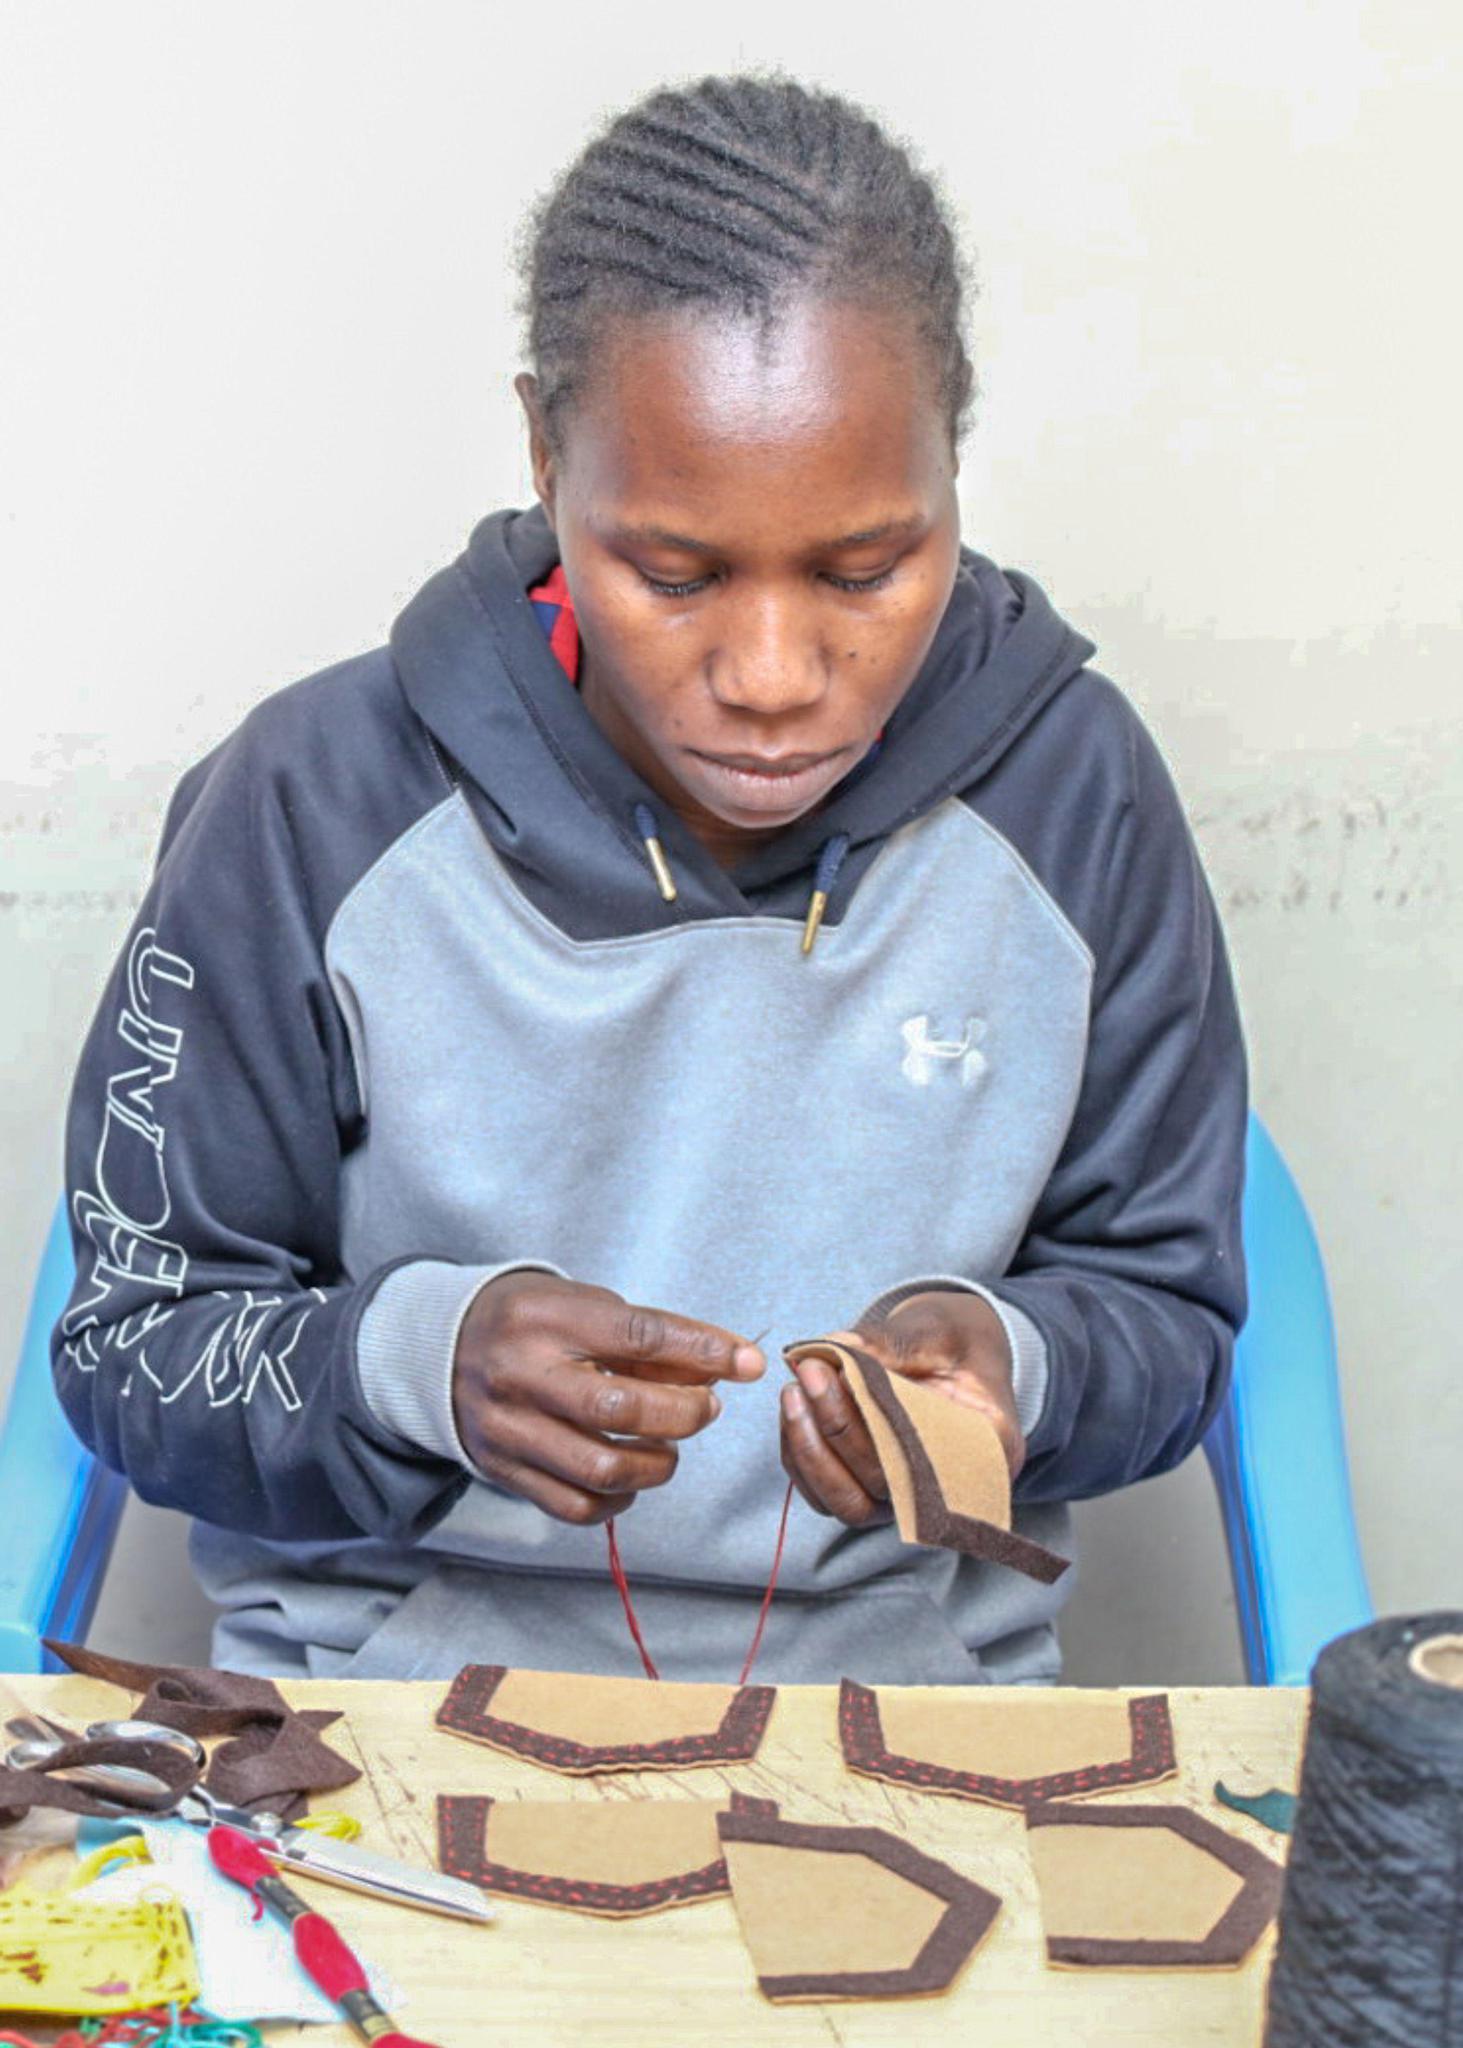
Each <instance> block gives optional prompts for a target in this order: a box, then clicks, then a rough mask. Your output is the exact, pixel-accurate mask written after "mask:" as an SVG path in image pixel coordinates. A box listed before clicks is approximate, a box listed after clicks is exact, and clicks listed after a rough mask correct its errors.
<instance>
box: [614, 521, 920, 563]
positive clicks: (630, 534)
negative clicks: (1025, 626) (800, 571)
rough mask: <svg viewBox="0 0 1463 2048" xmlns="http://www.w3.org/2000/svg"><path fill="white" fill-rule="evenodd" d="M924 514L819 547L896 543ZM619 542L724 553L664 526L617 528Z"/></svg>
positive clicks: (695, 552)
mask: <svg viewBox="0 0 1463 2048" xmlns="http://www.w3.org/2000/svg"><path fill="white" fill-rule="evenodd" d="M924 524H925V520H924V516H923V514H922V513H918V512H912V513H911V514H910V515H909V517H908V518H907V519H886V520H884V521H883V523H882V524H881V525H879V526H866V527H864V528H862V530H861V531H860V532H858V533H845V534H840V535H839V537H838V539H837V540H825V541H819V542H818V543H817V546H818V547H820V548H857V547H870V546H872V544H873V543H874V542H875V541H876V540H893V539H895V538H902V537H903V536H904V535H905V534H910V533H917V532H919V531H920V529H921V528H922V527H923V526H924ZM614 536H615V538H616V540H621V541H639V542H641V543H642V544H648V545H650V546H652V547H663V548H679V549H681V550H682V551H683V552H684V553H685V554H688V555H715V554H719V553H720V552H721V550H720V549H719V548H717V547H715V546H714V545H713V544H712V542H710V541H709V540H695V539H693V538H692V536H691V535H690V534H687V533H672V532H671V531H670V530H669V528H667V527H664V526H617V527H616V528H615V529H614Z"/></svg>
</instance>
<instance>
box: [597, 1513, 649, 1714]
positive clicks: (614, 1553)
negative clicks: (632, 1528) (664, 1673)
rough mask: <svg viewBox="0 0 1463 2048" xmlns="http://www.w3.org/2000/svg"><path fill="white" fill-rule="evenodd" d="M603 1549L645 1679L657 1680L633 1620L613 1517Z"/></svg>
mask: <svg viewBox="0 0 1463 2048" xmlns="http://www.w3.org/2000/svg"><path fill="white" fill-rule="evenodd" d="M605 1547H606V1548H607V1549H608V1551H609V1554H610V1577H611V1578H612V1579H613V1580H614V1582H615V1591H616V1592H617V1593H618V1594H619V1596H620V1605H621V1606H622V1607H623V1608H624V1610H625V1622H626V1626H627V1627H628V1628H629V1631H630V1635H631V1638H632V1640H633V1641H634V1644H635V1647H636V1649H637V1650H638V1651H639V1652H640V1661H641V1663H642V1664H643V1665H644V1666H645V1676H646V1677H647V1678H659V1677H660V1673H659V1672H658V1671H657V1670H656V1668H655V1659H654V1658H653V1657H652V1656H651V1654H650V1652H649V1650H647V1649H646V1647H645V1638H644V1636H643V1635H641V1633H640V1624H639V1622H638V1621H637V1620H636V1619H635V1603H634V1601H633V1600H632V1599H631V1598H630V1581H629V1580H628V1579H627V1578H626V1577H625V1567H624V1565H623V1564H622V1563H621V1562H620V1544H619V1539H618V1537H617V1536H616V1535H615V1518H614V1516H613V1515H611V1516H610V1518H609V1520H608V1521H607V1522H606V1523H605Z"/></svg>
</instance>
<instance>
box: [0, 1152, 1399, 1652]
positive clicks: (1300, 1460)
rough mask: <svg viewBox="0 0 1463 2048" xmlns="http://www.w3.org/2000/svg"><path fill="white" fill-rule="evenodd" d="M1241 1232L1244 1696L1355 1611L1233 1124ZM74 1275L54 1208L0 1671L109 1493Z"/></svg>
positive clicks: (1278, 1285)
mask: <svg viewBox="0 0 1463 2048" xmlns="http://www.w3.org/2000/svg"><path fill="white" fill-rule="evenodd" d="M1246 1159H1247V1180H1246V1188H1245V1207H1244V1234H1245V1256H1246V1259H1247V1262H1248V1266H1249V1277H1250V1318H1249V1321H1248V1322H1247V1324H1246V1325H1245V1329H1244V1331H1243V1333H1242V1334H1241V1336H1240V1340H1239V1343H1238V1346H1237V1347H1236V1353H1235V1370H1234V1383H1233V1386H1232V1388H1231V1391H1230V1395H1229V1399H1228V1400H1227V1401H1226V1403H1225V1405H1224V1408H1223V1409H1222V1410H1221V1412H1220V1414H1219V1417H1218V1419H1217V1420H1216V1422H1215V1424H1214V1426H1213V1428H1212V1429H1211V1430H1210V1432H1209V1434H1208V1436H1207V1438H1206V1439H1205V1443H1204V1449H1205V1451H1206V1453H1207V1455H1208V1458H1209V1463H1210V1467H1211V1469H1212V1471H1213V1474H1214V1483H1215V1486H1216V1488H1217V1490H1218V1494H1219V1505H1220V1511H1221V1513H1222V1515H1223V1518H1224V1532H1225V1537H1226V1540H1227V1542H1228V1546H1229V1559H1230V1567H1231V1570H1232V1572H1233V1574H1234V1584H1235V1597H1236V1602H1237V1606H1238V1611H1239V1627H1240V1636H1241V1640H1242V1643H1243V1647H1244V1655H1245V1665H1246V1669H1247V1671H1248V1673H1249V1676H1250V1679H1251V1682H1252V1683H1254V1684H1257V1685H1265V1684H1269V1685H1296V1684H1301V1683H1303V1682H1304V1680H1305V1678H1306V1675H1307V1673H1308V1672H1309V1670H1310V1667H1311V1664H1312V1663H1313V1661H1314V1659H1315V1655H1316V1652H1317V1651H1318V1650H1319V1649H1320V1647H1321V1645H1322V1644H1323V1643H1325V1642H1329V1641H1330V1639H1331V1638H1332V1637H1333V1636H1336V1635H1340V1634H1341V1633H1342V1632H1343V1631H1344V1630H1346V1629H1350V1628H1356V1627H1360V1626H1361V1624H1362V1623H1363V1622H1365V1621H1368V1620H1370V1618H1371V1602H1370V1599H1369V1597H1368V1594H1367V1586H1366V1577H1365V1574H1364V1572H1363V1570H1362V1564H1361V1555H1360V1552H1359V1550H1358V1547H1357V1541H1356V1528H1355V1524H1354V1521H1353V1518H1352V1510H1351V1489H1350V1483H1349V1480H1348V1477H1347V1469H1346V1441H1345V1434H1344V1431H1343V1428H1342V1422H1341V1407H1340V1400H1339V1395H1338V1390H1337V1383H1336V1348H1335V1339H1334V1336H1333V1334H1332V1327H1331V1308H1330V1302H1329V1299H1328V1296H1327V1292H1326V1275H1325V1270H1324V1268H1323V1266H1322V1264H1321V1255H1320V1251H1319V1249H1318V1248H1317V1245H1316V1238H1315V1233H1314V1231H1313V1230H1312V1228H1311V1223H1310V1218H1309V1217H1308V1216H1307V1214H1306V1209H1305V1204H1304V1202H1303V1201H1302V1200H1301V1197H1300V1194H1299V1191H1298V1190H1297V1188H1296V1185H1295V1182H1294V1181H1293V1180H1292V1179H1291V1177H1290V1174H1289V1172H1288V1171H1287V1169H1286V1166H1285V1162H1284V1160H1283V1159H1282V1158H1281V1157H1280V1154H1279V1152H1278V1151H1277V1150H1276V1149H1275V1145H1274V1143H1273V1142H1272V1140H1271V1138H1270V1136H1269V1134H1268V1133H1267V1132H1266V1131H1265V1129H1264V1127H1263V1126H1262V1125H1261V1124H1260V1122H1259V1120H1258V1118H1254V1117H1252V1118H1251V1120H1250V1131H1249V1142H1248V1146H1247V1154H1246ZM74 1270H75V1269H74V1266H73V1263H72V1255H71V1241H70V1236H69V1233H68V1231H67V1224H66V1210H65V1205H64V1203H63V1204H62V1205H61V1206H60V1207H58V1209H57V1211H56V1215H55V1219H54V1221H53V1223H52V1226H51V1233H50V1236H49V1238H48V1239H47V1241H46V1248H45V1252H44V1254H43V1256H42V1259H41V1265H40V1271H39V1273H38V1274H37V1277H36V1285H35V1293H34V1297H33V1299H32V1301H31V1310H30V1317H29V1320H28V1322H27V1324H26V1332H25V1341H24V1344H23V1347H22V1350H21V1356H20V1363H19V1366H18V1368H17V1372H16V1378H15V1385H14V1388H13V1389H12V1392H11V1396H10V1405H9V1409H8V1411H7V1414H6V1417H5V1421H4V1424H3V1427H0V1502H3V1503H4V1509H5V1518H6V1525H7V1530H6V1541H5V1544H4V1545H3V1546H0V1671H38V1670H40V1669H42V1668H43V1665H44V1664H45V1662H46V1658H45V1654H44V1652H43V1650H42V1647H41V1638H42V1637H43V1636H46V1635H51V1636H66V1637H70V1638H73V1639H76V1638H81V1637H83V1636H84V1635H85V1633H86V1629H87V1626H88V1624H89V1623H90V1621H91V1616H92V1611H93V1609H94V1608H95V1605H96V1600H97V1595H98V1593H99V1592H100V1590H101V1583H102V1578H103V1575H104V1573H105V1571H106V1568H107V1561H108V1558H109V1557H110V1555H111V1550H112V1542H113V1539H114V1537H115V1535H116V1530H117V1523H118V1520H119V1518H120V1516H121V1512H122V1506H123V1502H124V1500H125V1498H126V1491H127V1489H126V1485H125V1482H124V1481H122V1480H121V1479H119V1478H118V1477H117V1476H116V1474H115V1473H111V1472H108V1471H106V1470H105V1469H104V1468H103V1467H102V1466H100V1465H99V1464H97V1462H96V1461H95V1459H93V1458H92V1456H91V1455H90V1453H89V1452H88V1451H86V1450H85V1449H84V1448H83V1447H82V1445H81V1444H80V1443H79V1442H78V1441H77V1439H76V1438H75V1437H74V1436H73V1435H72V1433H71V1430H70V1428H69V1426H68V1425H67V1422H66V1418H65V1416H64V1415H63V1414H62V1412H61V1406H60V1403H59V1402H58V1401H57V1399H56V1395H55V1391H54V1388H53V1386H52V1382H51V1368H50V1357H49V1345H50V1333H51V1328H52V1325H53V1324H54V1323H55V1321H56V1318H57V1317H58V1316H59V1315H60V1314H61V1311H62V1309H63V1308H64V1307H65V1304H66V1300H67V1297H68V1295H69V1294H70V1291H71V1285H72V1279H73V1275H74Z"/></svg>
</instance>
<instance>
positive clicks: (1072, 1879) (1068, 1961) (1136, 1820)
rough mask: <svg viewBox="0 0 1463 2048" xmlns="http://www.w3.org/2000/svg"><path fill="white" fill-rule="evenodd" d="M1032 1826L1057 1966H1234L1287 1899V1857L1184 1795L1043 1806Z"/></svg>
mask: <svg viewBox="0 0 1463 2048" xmlns="http://www.w3.org/2000/svg"><path fill="white" fill-rule="evenodd" d="M1026 1827H1027V1847H1028V1849H1029V1850H1030V1852H1031V1862H1032V1867H1033V1869H1034V1870H1035V1872H1036V1883H1037V1889H1038V1891H1039V1892H1040V1894H1041V1917H1042V1923H1043V1925H1044V1927H1045V1929H1046V1953H1047V1961H1048V1962H1049V1963H1052V1964H1055V1965H1056V1966H1057V1967H1059V1968H1064V1967H1065V1968H1083V1969H1094V1968H1096V1969H1119V1970H1200V1969H1210V1970H1226V1969H1235V1968H1237V1967H1238V1965H1239V1964H1240V1963H1242V1962H1243V1961H1244V1959H1245V1957H1246V1956H1247V1955H1248V1954H1249V1953H1250V1950H1251V1949H1252V1948H1253V1947H1254V1946H1255V1943H1256V1942H1257V1941H1258V1940H1259V1939H1260V1936H1261V1935H1262V1934H1263V1933H1264V1932H1265V1929H1266V1928H1267V1927H1268V1926H1269V1924H1270V1922H1271V1920H1272V1919H1273V1918H1274V1917H1275V1912H1276V1909H1277V1907H1278V1906H1279V1903H1280V1890H1281V1885H1282V1883H1283V1881H1284V1873H1283V1871H1282V1870H1281V1869H1280V1866H1279V1865H1278V1864H1276V1863H1272V1862H1271V1860H1270V1858H1269V1857H1268V1856H1265V1855H1262V1854H1261V1852H1260V1851H1259V1850H1258V1849H1256V1848H1253V1847H1251V1845H1250V1844H1249V1843H1248V1842H1242V1841H1240V1840H1238V1839H1237V1837H1235V1836H1234V1835H1231V1834H1228V1833H1226V1832H1225V1830H1224V1829H1223V1828H1219V1827H1216V1826H1215V1825H1214V1823H1213V1822H1212V1821H1209V1820H1205V1819H1204V1817H1203V1816H1202V1815H1201V1814H1197V1813H1192V1812H1190V1810H1189V1809H1188V1807H1186V1806H1067V1805H1052V1806H1035V1807H1032V1808H1031V1809H1030V1811H1029V1812H1028V1813H1027V1816H1026Z"/></svg>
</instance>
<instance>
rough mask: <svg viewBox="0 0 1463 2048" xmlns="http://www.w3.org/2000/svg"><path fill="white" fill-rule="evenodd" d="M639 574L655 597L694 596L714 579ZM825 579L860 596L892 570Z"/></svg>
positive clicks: (877, 587)
mask: <svg viewBox="0 0 1463 2048" xmlns="http://www.w3.org/2000/svg"><path fill="white" fill-rule="evenodd" d="M640 574H641V576H642V578H643V579H644V581H645V582H646V583H647V584H648V585H649V587H650V588H651V589H652V590H653V591H654V592H655V594H656V596H657V597H695V596H696V594H697V592H698V591H702V590H705V589H706V587H707V586H708V584H710V583H712V582H714V581H715V578H714V577H711V576H698V577H697V578H696V579H695V581H694V582H691V583H660V582H658V581H657V580H656V578H655V577H654V576H646V574H645V571H644V570H643V569H642V570H641V572H640ZM826 581H828V582H829V583H831V584H832V585H833V587H834V589H835V590H850V591H854V592H856V593H858V594H859V595H860V596H862V595H863V594H864V593H865V592H867V591H871V590H882V589H883V588H884V586H885V584H886V583H892V582H893V581H894V571H893V570H892V569H884V570H881V571H880V573H879V574H878V575H877V576H865V577H855V576H829V577H828V578H827V579H826Z"/></svg>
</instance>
